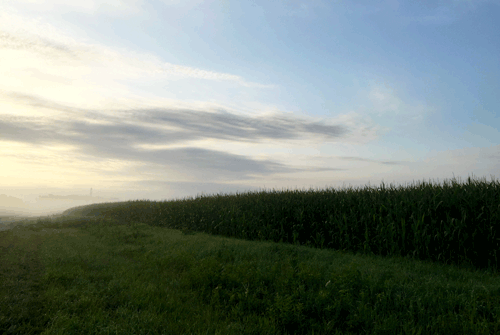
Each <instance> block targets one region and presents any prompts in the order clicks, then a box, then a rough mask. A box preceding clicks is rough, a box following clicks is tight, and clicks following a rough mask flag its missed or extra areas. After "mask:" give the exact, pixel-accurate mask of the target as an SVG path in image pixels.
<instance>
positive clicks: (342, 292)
mask: <svg viewBox="0 0 500 335" xmlns="http://www.w3.org/2000/svg"><path fill="white" fill-rule="evenodd" d="M425 206H427V207H425ZM65 214H66V216H63V217H57V218H56V217H52V218H45V219H39V220H38V221H37V223H36V224H31V225H25V226H23V225H18V226H17V227H15V228H13V229H11V230H9V231H3V232H0V333H5V334H496V333H500V277H499V273H498V271H497V269H498V262H497V259H496V258H495V257H496V256H497V253H496V252H497V251H499V250H500V249H499V248H498V246H499V242H498V238H497V237H496V236H498V235H497V233H500V232H499V230H500V227H499V225H500V187H499V185H498V184H494V183H491V184H487V183H471V181H470V179H469V183H468V184H466V185H459V184H456V183H454V184H453V186H450V187H448V186H443V187H434V186H431V185H424V186H420V187H419V188H413V189H400V190H392V189H391V190H385V189H384V188H382V189H380V190H369V189H365V190H363V191H357V192H354V191H346V192H337V193H335V191H322V192H312V191H311V192H282V193H276V192H274V193H265V192H263V193H259V194H244V195H235V196H213V197H202V198H197V199H188V200H182V201H172V202H150V201H135V202H128V203H115V204H99V205H91V206H84V207H79V208H74V209H72V210H69V211H67V212H66V213H65ZM325 218H326V219H325ZM417 218H420V219H417ZM485 230H486V231H487V232H488V233H487V234H485V233H484V231H485ZM488 234H489V235H488ZM216 235H218V236H216ZM224 235H225V236H224ZM481 246H482V247H483V248H481ZM488 248H489V249H488ZM482 249H487V250H482ZM481 257H487V258H486V259H480V258H481ZM447 263H448V264H447ZM452 263H455V264H452Z"/></svg>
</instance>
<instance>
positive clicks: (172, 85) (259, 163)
mask: <svg viewBox="0 0 500 335" xmlns="http://www.w3.org/2000/svg"><path fill="white" fill-rule="evenodd" d="M498 17H500V1H498V0H479V1H465V0H443V1H439V2H436V1H418V2H415V1H409V0H400V1H398V0H380V1H366V0H349V1H347V0H346V1H343V0H341V1H326V0H311V1H300V0H291V1H284V0H283V1H282V0H277V1H261V0H257V1H206V0H185V1H177V0H160V1H148V0H138V1H127V0H114V1H111V2H110V1H101V0H94V1H83V0H75V1H58V0H44V1H41V0H3V1H1V3H0V60H1V61H0V216H2V217H11V216H19V215H28V216H37V215H50V214H53V213H57V212H62V211H63V210H65V209H67V208H70V207H74V206H80V205H85V204H90V203H96V202H115V201H127V200H137V199H150V200H171V199H182V198H185V197H193V198H194V197H196V196H198V195H202V194H204V195H211V194H234V193H237V192H238V193H244V192H249V191H259V190H264V189H265V190H272V189H275V190H283V189H305V190H308V189H310V188H313V189H324V188H337V189H342V188H343V187H353V188H357V187H361V188H363V187H365V186H367V185H370V186H372V187H378V186H379V185H380V184H381V182H382V181H383V182H384V183H385V184H386V185H390V184H393V185H394V186H395V187H397V186H409V185H411V184H412V183H414V182H415V183H417V182H421V181H425V182H429V181H431V182H432V183H434V184H438V183H439V184H442V183H443V181H444V180H445V179H447V180H450V179H452V178H453V177H455V178H457V180H460V181H461V182H465V181H466V179H467V177H469V176H470V177H472V176H473V177H474V178H475V179H483V178H486V179H487V180H488V181H490V180H491V178H492V177H494V178H498V177H500V176H499V175H498V171H500V132H499V126H500V118H499V115H500V110H499V108H500V107H499V106H500V94H498V92H500V82H499V80H498V78H500V62H498V55H500V36H499V33H498V32H499V31H500V23H499V22H500V21H499V20H498ZM91 189H92V194H91ZM0 222H1V221H0Z"/></svg>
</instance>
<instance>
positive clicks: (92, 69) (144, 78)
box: [0, 11, 276, 101]
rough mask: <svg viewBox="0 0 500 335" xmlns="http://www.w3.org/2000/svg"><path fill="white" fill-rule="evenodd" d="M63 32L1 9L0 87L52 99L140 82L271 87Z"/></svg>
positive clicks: (119, 91) (119, 90)
mask: <svg viewBox="0 0 500 335" xmlns="http://www.w3.org/2000/svg"><path fill="white" fill-rule="evenodd" d="M69 31H70V30H69ZM69 31H68V32H65V30H64V29H62V27H57V28H56V27H55V26H53V25H51V24H49V23H47V22H40V21H39V20H36V19H29V18H27V17H21V16H19V15H17V14H15V13H12V12H9V11H7V12H6V13H1V14H0V58H1V59H2V62H1V63H0V78H1V79H0V89H2V86H3V87H4V89H11V90H12V89H14V90H15V87H18V88H19V89H21V88H22V89H24V90H27V91H30V92H31V93H33V92H39V91H43V92H44V95H47V94H48V95H49V96H51V98H52V99H56V96H68V97H69V98H68V99H69V100H71V101H76V100H75V99H77V97H78V96H80V99H82V100H83V99H85V96H87V99H86V100H89V101H90V100H95V96H98V95H100V96H101V97H102V96H108V97H118V96H130V95H132V94H131V93H132V91H133V90H134V87H137V86H141V85H143V84H145V85H153V84H156V86H157V87H158V86H160V87H161V86H165V85H166V84H168V83H171V82H175V83H177V82H178V81H179V80H191V81H189V82H188V84H191V86H192V84H205V85H213V84H212V83H209V82H218V83H227V84H228V85H232V86H236V87H238V86H239V87H240V88H243V89H244V88H257V89H273V88H275V87H276V86H275V85H273V84H263V83H255V82H249V81H247V80H245V79H244V78H243V77H241V76H239V75H235V74H231V73H224V72H217V71H211V70H210V69H201V68H196V67H189V66H184V65H180V64H172V63H170V62H165V61H163V60H162V59H160V58H159V57H157V56H156V55H153V54H150V53H147V52H146V53H145V52H135V51H132V50H128V49H119V48H110V47H107V46H105V45H102V44H97V43H95V42H92V41H88V40H86V39H85V38H80V39H78V40H76V39H75V37H73V36H74V35H71V34H70V33H69ZM34 72H35V74H36V75H35V76H33V73H34ZM56 77H58V79H57V80H56V81H54V80H53V79H55V78H56ZM51 79H52V80H51ZM42 83H43V84H42ZM68 83H71V84H72V85H68ZM184 84H186V83H184ZM42 85H43V87H42ZM136 91H137V90H136ZM61 92H63V93H62V94H61ZM89 95H90V96H91V97H90V98H89Z"/></svg>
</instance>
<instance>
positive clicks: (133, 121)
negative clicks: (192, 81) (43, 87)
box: [0, 94, 350, 179]
mask: <svg viewBox="0 0 500 335" xmlns="http://www.w3.org/2000/svg"><path fill="white" fill-rule="evenodd" d="M8 96H9V97H10V98H12V99H14V100H17V102H18V103H25V104H28V105H31V106H33V107H36V108H43V109H49V110H50V109H52V110H58V111H60V112H62V114H61V115H59V116H39V117H37V116H16V115H5V114H3V115H2V114H0V129H1V134H2V135H1V139H2V140H3V141H10V142H18V143H25V144H28V145H31V146H35V147H47V146H68V147H71V148H73V149H72V152H77V153H78V154H79V155H80V159H86V160H93V159H95V158H99V157H106V159H118V160H124V161H134V162H138V163H141V164H150V163H151V164H155V165H162V166H168V167H170V168H176V169H179V170H180V171H183V172H186V173H187V172H190V173H191V174H193V175H198V176H202V175H207V174H211V176H212V178H222V177H223V178H224V179H227V178H233V179H242V178H243V179H244V178H248V177H250V176H253V175H265V174H273V173H286V172H296V171H301V170H302V169H297V168H291V167H288V166H286V165H284V164H281V163H276V162H273V161H271V160H257V159H253V158H249V157H246V156H244V155H237V154H233V153H228V152H222V151H219V150H213V149H210V148H206V147H205V148H204V147H203V141H205V140H218V141H231V142H235V143H238V144H239V145H241V144H242V143H245V142H246V143H255V144H258V143H268V144H270V143H272V142H273V141H276V140H285V141H289V140H299V139H301V138H304V137H305V138H317V139H324V140H334V139H338V138H340V137H343V136H346V135H348V134H349V133H350V130H349V127H347V126H343V125H328V124H325V123H321V122H318V121H313V122H312V121H306V120H303V119H298V118H294V117H285V116H283V115H272V114H268V115H261V116H256V117H250V116H243V115H236V114H232V113H229V112H227V111H224V110H218V111H212V112H201V111H197V110H187V109H182V110H176V109H166V108H165V109H161V108H155V109H133V110H117V111H112V112H108V113H107V114H102V113H99V112H97V111H93V110H85V109H73V108H71V107H69V106H65V105H62V104H59V103H55V102H51V101H47V100H44V99H41V98H36V97H31V96H28V95H22V94H10V95H8ZM194 142H196V143H201V144H202V147H201V148H200V147H194V146H193V145H192V144H190V143H194ZM148 145H150V146H151V145H157V146H162V148H160V149H145V148H144V146H148ZM306 170H308V171H311V168H307V169H306ZM313 170H314V169H313ZM316 170H317V171H323V170H325V169H324V168H321V169H319V170H318V169H316ZM326 170H328V169H326ZM217 176H219V177H217Z"/></svg>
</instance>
